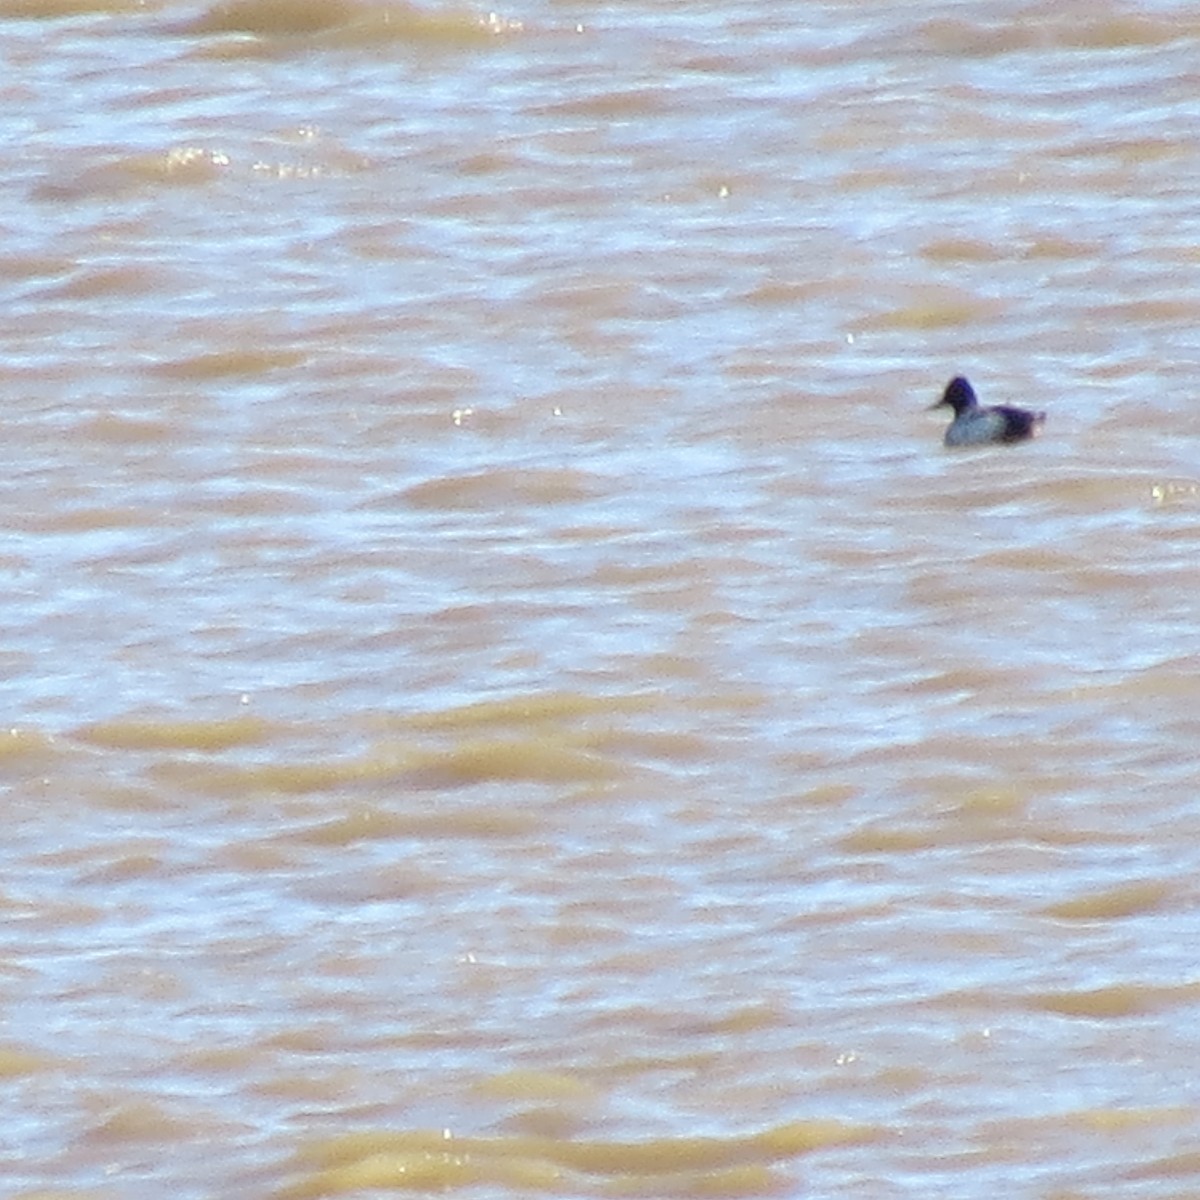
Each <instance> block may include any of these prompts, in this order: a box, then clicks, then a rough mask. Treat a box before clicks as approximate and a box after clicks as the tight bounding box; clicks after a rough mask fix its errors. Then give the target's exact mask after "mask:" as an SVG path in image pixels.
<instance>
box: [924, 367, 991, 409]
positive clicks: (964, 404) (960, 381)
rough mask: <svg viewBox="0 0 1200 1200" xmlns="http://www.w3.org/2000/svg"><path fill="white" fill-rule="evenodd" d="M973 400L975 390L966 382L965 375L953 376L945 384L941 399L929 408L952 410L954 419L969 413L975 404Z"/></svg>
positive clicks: (975, 401)
mask: <svg viewBox="0 0 1200 1200" xmlns="http://www.w3.org/2000/svg"><path fill="white" fill-rule="evenodd" d="M978 403H979V401H978V400H976V398H975V389H974V388H973V387H972V386H971V385H970V383H968V382H967V378H966V376H965V375H955V377H954V378H953V379H952V380H950V382H949V383H948V384H946V390H945V391H944V392H943V393H942V398H941V399H940V400H938V401H937V402H936V403H934V404H931V405H930V406H929V407H930V408H931V409H934V408H943V407H945V408H952V409H954V415H955V416H956V417H960V416H962V414H963V413H965V412H970V410H971V409H973V408H974V407H975V406H976V405H977V404H978Z"/></svg>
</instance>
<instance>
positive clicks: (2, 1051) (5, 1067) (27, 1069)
mask: <svg viewBox="0 0 1200 1200" xmlns="http://www.w3.org/2000/svg"><path fill="white" fill-rule="evenodd" d="M52 1065H53V1063H52V1061H51V1060H50V1059H48V1058H46V1056H45V1055H42V1054H34V1053H32V1052H31V1051H29V1050H26V1049H25V1048H24V1047H22V1046H17V1045H13V1044H11V1043H8V1044H3V1045H0V1079H13V1078H15V1077H17V1076H19V1075H34V1074H37V1073H39V1072H41V1071H45V1070H47V1069H48V1068H49V1067H50V1066H52Z"/></svg>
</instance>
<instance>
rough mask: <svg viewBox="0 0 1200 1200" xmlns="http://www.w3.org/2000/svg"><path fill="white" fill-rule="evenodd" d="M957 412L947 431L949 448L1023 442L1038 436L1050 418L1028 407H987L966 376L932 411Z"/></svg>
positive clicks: (950, 386)
mask: <svg viewBox="0 0 1200 1200" xmlns="http://www.w3.org/2000/svg"><path fill="white" fill-rule="evenodd" d="M943 405H944V406H945V407H946V408H952V409H954V420H953V421H951V422H950V428H949V429H947V430H946V437H945V443H946V445H947V446H984V445H987V444H988V443H989V442H1023V441H1025V439H1026V438H1031V437H1037V435H1038V433H1040V432H1041V428H1042V423H1043V422H1044V421H1045V419H1046V414H1045V413H1044V412H1030V411H1029V410H1028V409H1025V408H1010V407H1009V406H1008V405H1006V404H996V405H991V406H989V407H987V408H984V407H982V406H981V405H980V403H979V401H978V399H976V396H975V389H974V388H973V387H972V386H971V385H970V383H968V382H967V380H966V378H965V377H964V376H962V375H956V376H955V377H954V378H953V379H952V380H950V382H949V383H948V384H946V390H945V391H944V392H943V393H942V398H941V399H940V400H939V401H938V402H937V403H936V404H931V405H930V406H929V407H930V409H934V408H941V407H942V406H943Z"/></svg>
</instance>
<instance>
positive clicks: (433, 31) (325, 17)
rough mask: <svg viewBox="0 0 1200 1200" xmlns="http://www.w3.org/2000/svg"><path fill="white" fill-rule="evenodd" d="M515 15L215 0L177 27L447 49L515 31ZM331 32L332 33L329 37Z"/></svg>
mask: <svg viewBox="0 0 1200 1200" xmlns="http://www.w3.org/2000/svg"><path fill="white" fill-rule="evenodd" d="M521 28H522V26H521V23H520V22H519V21H516V20H511V19H509V18H506V17H502V16H501V15H500V14H499V13H495V12H484V13H480V12H478V11H473V10H472V9H470V8H468V7H465V6H464V7H459V6H445V7H441V8H436V7H430V8H427V7H421V6H417V5H413V4H404V3H401V2H399V0H393V2H392V3H386V4H374V3H367V2H362V0H219V2H218V3H216V4H214V5H212V6H211V7H210V8H209V9H208V11H207V12H205V13H204V14H202V15H201V16H200V17H198V18H197V19H196V20H195V21H193V22H191V23H190V24H188V25H187V26H185V27H183V29H182V32H187V33H193V34H196V33H199V34H251V35H254V36H255V37H259V38H281V37H282V38H297V37H302V38H311V37H317V36H320V37H321V40H322V41H325V42H330V41H332V42H334V43H335V44H339V45H345V44H361V45H364V46H371V45H377V44H379V43H380V42H381V41H383V42H394V41H399V42H415V43H418V44H423V45H427V46H431V47H437V46H442V47H445V48H447V49H450V48H454V47H456V46H463V47H466V46H473V45H480V44H482V43H484V42H486V41H488V40H491V39H494V38H496V37H497V36H500V35H503V34H513V33H518V32H520V30H521ZM331 35H336V36H333V37H331Z"/></svg>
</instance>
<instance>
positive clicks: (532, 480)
mask: <svg viewBox="0 0 1200 1200" xmlns="http://www.w3.org/2000/svg"><path fill="white" fill-rule="evenodd" d="M599 484H600V481H599V480H597V479H596V478H595V477H594V476H592V475H589V474H588V473H587V472H584V471H577V470H571V469H569V468H561V469H551V468H544V469H537V468H517V467H512V468H508V469H504V470H496V471H483V472H479V473H476V474H472V475H457V476H452V477H449V478H446V479H432V480H430V481H429V482H427V483H419V484H416V485H415V486H413V487H411V488H408V489H406V491H405V492H404V497H405V499H406V500H407V501H408V503H409V504H411V505H412V506H413V507H415V508H423V509H448V510H455V509H474V508H497V509H503V508H504V507H506V506H508V505H512V504H535V505H542V504H572V503H577V502H579V501H581V500H586V499H588V498H589V497H590V496H592V495H594V494H595V493H596V491H597V489H598V487H599Z"/></svg>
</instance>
